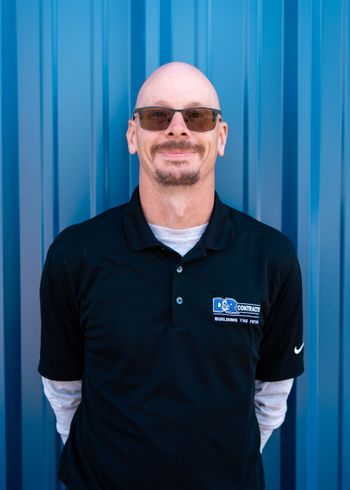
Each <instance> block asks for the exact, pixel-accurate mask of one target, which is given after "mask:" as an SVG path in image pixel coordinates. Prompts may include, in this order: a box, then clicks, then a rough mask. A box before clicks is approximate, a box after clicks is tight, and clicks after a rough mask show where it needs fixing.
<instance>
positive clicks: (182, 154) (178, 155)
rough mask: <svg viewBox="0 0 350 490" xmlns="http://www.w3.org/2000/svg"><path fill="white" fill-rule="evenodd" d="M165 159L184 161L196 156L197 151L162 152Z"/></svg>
mask: <svg viewBox="0 0 350 490" xmlns="http://www.w3.org/2000/svg"><path fill="white" fill-rule="evenodd" d="M159 153H161V154H162V155H163V156H164V157H165V158H169V159H171V160H183V159H185V158H186V157H188V156H189V155H194V154H195V153H196V152H195V151H184V150H164V151H160V152H159Z"/></svg>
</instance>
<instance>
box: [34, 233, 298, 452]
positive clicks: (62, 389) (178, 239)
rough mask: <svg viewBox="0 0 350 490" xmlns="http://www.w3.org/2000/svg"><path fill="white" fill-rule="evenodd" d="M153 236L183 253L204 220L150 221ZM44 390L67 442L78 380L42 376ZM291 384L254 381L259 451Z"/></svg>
mask: <svg viewBox="0 0 350 490" xmlns="http://www.w3.org/2000/svg"><path fill="white" fill-rule="evenodd" d="M149 226H150V228H151V230H152V231H153V233H154V235H155V236H156V238H157V239H158V240H159V241H161V242H162V243H164V244H165V245H167V246H168V247H170V248H172V249H173V250H175V251H177V252H178V253H179V254H180V255H182V256H183V255H185V254H186V253H187V252H188V251H189V250H190V249H191V248H192V247H193V246H194V245H195V244H196V243H197V242H198V240H199V239H200V237H201V235H202V234H203V232H204V230H205V228H206V227H207V225H206V224H204V225H200V226H195V227H192V228H187V229H181V230H177V229H172V228H165V227H163V226H158V225H153V224H150V225H149ZM42 381H43V386H44V393H45V395H46V397H47V399H48V401H49V403H50V405H51V407H52V409H53V411H54V413H55V415H56V428H57V432H58V433H59V434H60V435H61V438H62V441H63V443H65V442H66V440H67V438H68V435H69V429H70V424H71V421H72V418H73V416H74V414H75V411H76V409H77V408H78V405H79V404H80V401H81V380H76V381H53V380H50V379H47V378H44V377H42ZM292 386H293V379H286V380H282V381H271V382H270V381H259V380H256V381H255V398H254V403H255V414H256V417H257V421H258V424H259V428H260V438H261V443H260V451H261V452H262V450H263V447H264V446H265V444H266V442H267V440H268V438H269V437H270V436H271V434H272V432H273V430H275V429H277V428H278V427H279V426H280V425H281V424H282V423H283V421H284V418H285V414H286V411H287V398H288V395H289V393H290V390H291V388H292Z"/></svg>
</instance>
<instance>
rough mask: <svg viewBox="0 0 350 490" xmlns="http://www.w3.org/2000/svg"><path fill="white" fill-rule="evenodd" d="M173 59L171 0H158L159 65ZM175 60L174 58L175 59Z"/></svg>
mask: <svg viewBox="0 0 350 490" xmlns="http://www.w3.org/2000/svg"><path fill="white" fill-rule="evenodd" d="M172 60H173V0H167V1H161V2H160V39H159V62H160V65H164V64H165V63H169V62H170V61H172ZM175 61H176V60H175Z"/></svg>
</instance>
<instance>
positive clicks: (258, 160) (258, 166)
mask: <svg viewBox="0 0 350 490" xmlns="http://www.w3.org/2000/svg"><path fill="white" fill-rule="evenodd" d="M256 41H257V49H256V53H257V59H256V74H257V76H256V97H257V123H256V125H257V140H256V143H257V149H256V157H257V158H256V167H255V168H256V181H257V185H256V201H255V202H256V205H255V217H256V218H257V219H260V220H261V184H260V182H261V59H262V0H257V37H256Z"/></svg>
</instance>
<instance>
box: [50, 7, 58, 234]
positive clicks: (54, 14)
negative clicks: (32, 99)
mask: <svg viewBox="0 0 350 490" xmlns="http://www.w3.org/2000/svg"><path fill="white" fill-rule="evenodd" d="M51 5H52V10H51V26H52V30H51V36H52V37H51V43H52V44H51V49H52V51H51V59H52V67H51V71H52V73H51V76H52V200H53V203H52V215H53V217H52V227H53V230H52V232H53V236H56V235H57V233H58V232H59V226H60V216H59V169H58V165H59V162H58V159H59V154H58V78H57V77H58V73H57V70H58V66H57V63H58V60H57V57H58V53H57V0H52V4H51Z"/></svg>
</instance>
